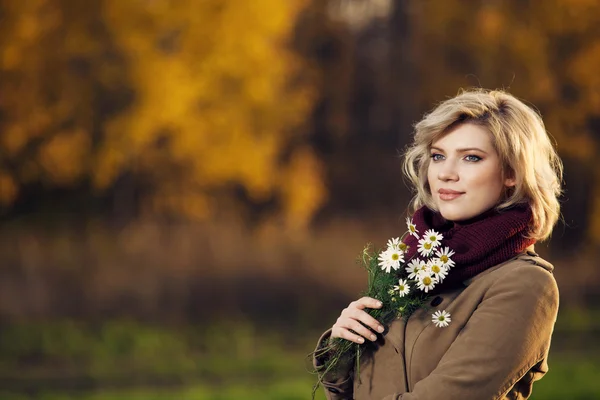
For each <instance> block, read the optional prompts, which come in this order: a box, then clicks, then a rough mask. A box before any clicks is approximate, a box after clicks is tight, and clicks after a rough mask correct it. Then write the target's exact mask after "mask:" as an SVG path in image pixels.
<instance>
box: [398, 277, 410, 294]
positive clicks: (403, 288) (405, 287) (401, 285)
mask: <svg viewBox="0 0 600 400" xmlns="http://www.w3.org/2000/svg"><path fill="white" fill-rule="evenodd" d="M394 290H396V291H397V292H398V296H400V297H404V296H405V295H407V294H408V292H409V291H410V286H409V284H408V283H406V281H405V280H404V279H400V280H399V281H398V285H396V286H394Z"/></svg>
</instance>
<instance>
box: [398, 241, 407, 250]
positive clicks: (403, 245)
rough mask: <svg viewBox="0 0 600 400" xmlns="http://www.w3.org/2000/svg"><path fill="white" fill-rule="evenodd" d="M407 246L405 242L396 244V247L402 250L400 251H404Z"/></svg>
mask: <svg viewBox="0 0 600 400" xmlns="http://www.w3.org/2000/svg"><path fill="white" fill-rule="evenodd" d="M407 247H408V246H407V245H406V243H400V244H399V245H398V248H399V249H400V250H402V251H406V249H407Z"/></svg>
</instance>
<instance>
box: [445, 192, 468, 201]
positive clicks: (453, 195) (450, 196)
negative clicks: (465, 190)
mask: <svg viewBox="0 0 600 400" xmlns="http://www.w3.org/2000/svg"><path fill="white" fill-rule="evenodd" d="M462 195H463V194H462V193H440V199H442V200H454V199H456V198H457V197H460V196H462Z"/></svg>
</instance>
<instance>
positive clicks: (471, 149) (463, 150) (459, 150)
mask: <svg viewBox="0 0 600 400" xmlns="http://www.w3.org/2000/svg"><path fill="white" fill-rule="evenodd" d="M431 150H436V151H441V152H442V153H444V150H443V149H440V148H439V147H435V146H431ZM469 151H479V152H481V153H483V154H487V151H485V150H481V149H480V148H479V147H463V148H460V149H456V152H457V153H466V152H469Z"/></svg>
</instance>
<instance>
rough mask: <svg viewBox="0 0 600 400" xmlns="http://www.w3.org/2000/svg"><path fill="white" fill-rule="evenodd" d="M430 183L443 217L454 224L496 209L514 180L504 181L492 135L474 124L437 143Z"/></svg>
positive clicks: (434, 147)
mask: <svg viewBox="0 0 600 400" xmlns="http://www.w3.org/2000/svg"><path fill="white" fill-rule="evenodd" d="M430 156H431V160H430V163H429V167H428V170H427V180H428V182H429V187H430V188H431V195H432V197H433V201H434V203H435V204H436V206H437V208H438V210H439V211H440V213H441V214H442V216H443V217H444V218H445V219H447V220H450V221H462V220H466V219H469V218H472V217H475V216H477V215H479V214H481V213H483V212H485V211H487V210H489V209H490V208H492V207H494V206H495V205H496V204H497V203H498V202H499V201H500V198H501V196H502V191H503V189H504V188H505V187H506V186H514V185H515V182H514V179H503V178H502V165H501V162H500V157H499V156H498V153H497V152H496V150H495V149H494V146H493V145H492V135H491V134H490V133H489V132H488V131H487V130H486V129H485V128H483V127H481V126H479V125H475V124H471V123H465V124H461V125H459V126H458V127H457V128H455V129H454V130H452V131H450V132H449V133H448V134H446V135H444V136H443V137H441V138H440V139H438V140H437V141H435V142H433V143H432V145H431V150H430Z"/></svg>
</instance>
